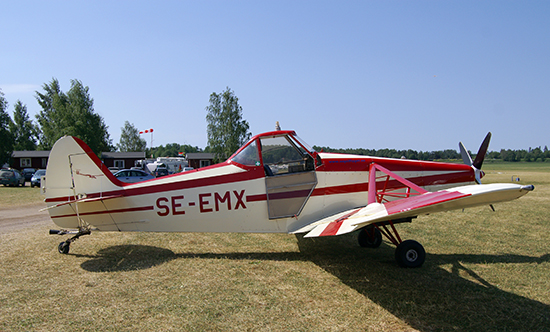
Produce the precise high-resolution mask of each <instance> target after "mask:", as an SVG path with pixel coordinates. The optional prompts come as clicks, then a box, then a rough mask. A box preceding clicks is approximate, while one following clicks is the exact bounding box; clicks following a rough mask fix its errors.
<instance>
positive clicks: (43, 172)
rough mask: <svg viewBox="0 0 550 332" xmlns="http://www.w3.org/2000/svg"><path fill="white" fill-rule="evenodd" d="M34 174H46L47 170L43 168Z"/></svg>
mask: <svg viewBox="0 0 550 332" xmlns="http://www.w3.org/2000/svg"><path fill="white" fill-rule="evenodd" d="M34 175H46V171H45V170H42V169H41V170H38V171H36V173H34Z"/></svg>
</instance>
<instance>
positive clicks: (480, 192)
mask: <svg viewBox="0 0 550 332" xmlns="http://www.w3.org/2000/svg"><path fill="white" fill-rule="evenodd" d="M533 189H534V186H532V185H530V186H522V185H518V184H505V183H495V184H483V185H469V186H462V187H456V188H451V189H447V190H441V191H437V192H426V193H423V194H421V195H417V196H412V197H409V198H404V199H400V200H396V201H391V202H387V203H384V204H380V203H370V204H368V205H367V206H365V207H362V208H356V209H352V210H348V211H344V212H341V213H338V214H335V215H333V216H330V217H327V218H324V219H322V220H319V221H317V222H314V223H311V224H309V225H307V226H305V227H302V228H300V229H298V230H296V231H294V232H293V233H305V232H308V233H307V234H306V235H305V236H304V237H318V236H330V235H340V234H345V233H349V232H353V231H355V230H357V229H360V228H363V227H365V226H367V225H369V224H374V223H378V222H384V221H388V220H399V219H404V218H410V217H416V216H419V215H423V214H429V213H434V212H442V211H450V210H456V209H464V208H468V207H474V206H479V205H488V204H492V203H498V202H504V201H510V200H513V199H516V198H519V197H521V196H523V195H525V194H526V193H527V192H529V191H531V190H533Z"/></svg>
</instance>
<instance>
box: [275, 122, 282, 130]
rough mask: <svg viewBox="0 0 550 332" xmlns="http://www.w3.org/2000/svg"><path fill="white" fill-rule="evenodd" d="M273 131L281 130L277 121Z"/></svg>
mask: <svg viewBox="0 0 550 332" xmlns="http://www.w3.org/2000/svg"><path fill="white" fill-rule="evenodd" d="M275 130H281V126H279V121H277V122H276V123H275Z"/></svg>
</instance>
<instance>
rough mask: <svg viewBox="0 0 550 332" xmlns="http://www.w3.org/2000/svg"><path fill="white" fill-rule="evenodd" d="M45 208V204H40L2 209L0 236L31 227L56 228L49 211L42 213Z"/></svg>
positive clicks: (0, 210) (0, 212) (0, 209)
mask: <svg viewBox="0 0 550 332" xmlns="http://www.w3.org/2000/svg"><path fill="white" fill-rule="evenodd" d="M45 207H46V204H45V203H38V204H32V205H20V206H17V207H13V208H10V207H7V208H0V234H5V233H13V232H19V231H24V230H25V229H28V228H30V227H43V226H50V227H52V228H55V224H54V223H53V222H52V220H51V219H50V215H49V214H48V211H42V212H41V211H40V209H43V208H45Z"/></svg>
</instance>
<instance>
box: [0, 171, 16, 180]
mask: <svg viewBox="0 0 550 332" xmlns="http://www.w3.org/2000/svg"><path fill="white" fill-rule="evenodd" d="M12 176H13V172H12V171H1V172H0V177H3V178H9V177H12Z"/></svg>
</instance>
